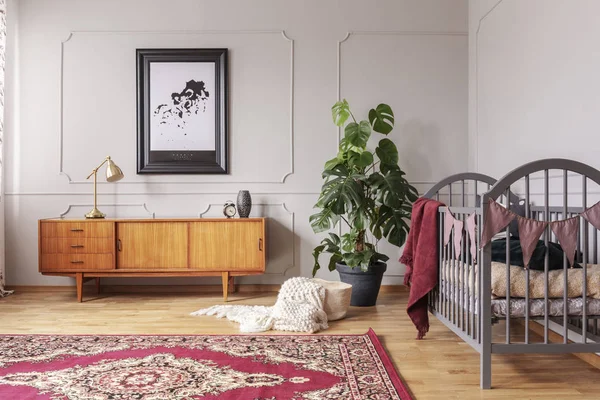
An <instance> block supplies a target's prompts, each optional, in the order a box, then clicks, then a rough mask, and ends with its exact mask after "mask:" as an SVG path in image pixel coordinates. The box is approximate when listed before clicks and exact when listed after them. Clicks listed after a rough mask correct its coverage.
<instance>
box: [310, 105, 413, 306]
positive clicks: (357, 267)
mask: <svg viewBox="0 0 600 400" xmlns="http://www.w3.org/2000/svg"><path fill="white" fill-rule="evenodd" d="M332 116H333V122H334V123H335V124H336V125H337V126H340V127H342V126H344V125H345V127H344V137H343V139H342V140H341V141H340V144H339V151H338V154H337V156H336V157H335V158H333V159H331V160H329V161H327V162H326V163H325V168H324V171H323V174H322V176H323V179H324V183H323V186H322V188H321V194H320V196H319V200H318V201H317V204H316V205H315V208H317V209H318V210H319V211H318V212H317V213H316V214H314V215H311V216H310V224H311V226H312V228H313V230H314V232H315V233H320V232H326V231H329V235H328V237H326V238H325V239H323V241H322V242H321V243H320V244H319V246H317V247H315V249H314V251H313V256H314V258H315V264H314V268H313V276H314V275H315V274H316V273H317V271H318V270H319V268H321V265H320V264H319V257H320V256H321V254H322V253H329V254H330V258H329V262H328V267H329V270H330V271H333V270H334V269H337V271H338V272H339V274H340V279H341V280H342V282H346V283H350V284H351V285H352V300H351V304H352V305H354V306H373V305H375V303H376V302H377V295H378V294H379V288H380V287H381V280H382V277H383V273H384V272H385V270H386V269H387V264H386V261H387V260H389V257H388V256H387V255H385V254H382V253H380V252H379V250H378V243H379V241H380V240H381V239H384V238H385V239H386V240H387V241H388V242H389V243H391V244H393V245H396V246H398V247H400V246H402V245H403V244H404V242H405V241H406V237H407V234H408V230H409V226H408V221H409V220H410V215H411V210H412V203H413V202H414V201H415V200H416V199H417V197H418V192H417V190H416V189H415V188H414V187H413V186H411V185H410V184H409V183H408V181H407V180H406V178H405V177H404V175H405V173H404V172H403V171H402V170H401V169H400V167H399V166H398V149H397V148H396V145H395V144H394V142H392V141H391V140H390V139H388V138H387V137H385V136H387V135H388V134H389V133H390V132H391V131H392V129H393V127H394V113H393V111H392V109H391V107H390V106H388V105H387V104H379V105H378V106H377V107H376V108H374V109H371V110H370V111H369V115H368V119H365V120H361V121H358V120H356V118H355V117H354V115H353V114H352V112H351V111H350V106H349V105H348V102H347V101H346V100H343V101H340V102H337V103H336V104H335V105H334V106H333V107H332ZM372 132H377V133H379V134H381V135H383V137H382V138H381V139H380V140H379V141H378V142H377V145H376V147H375V149H374V151H373V150H371V148H370V147H369V144H370V142H372V141H370V139H371V137H372V136H371V134H372ZM340 224H342V226H341V227H340Z"/></svg>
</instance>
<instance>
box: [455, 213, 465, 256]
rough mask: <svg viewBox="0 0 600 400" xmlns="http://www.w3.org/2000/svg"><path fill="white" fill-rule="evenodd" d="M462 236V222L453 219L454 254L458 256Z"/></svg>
mask: <svg viewBox="0 0 600 400" xmlns="http://www.w3.org/2000/svg"><path fill="white" fill-rule="evenodd" d="M462 236H463V222H462V221H459V220H457V219H455V220H454V256H455V257H456V258H459V257H460V253H461V249H460V243H461V242H462Z"/></svg>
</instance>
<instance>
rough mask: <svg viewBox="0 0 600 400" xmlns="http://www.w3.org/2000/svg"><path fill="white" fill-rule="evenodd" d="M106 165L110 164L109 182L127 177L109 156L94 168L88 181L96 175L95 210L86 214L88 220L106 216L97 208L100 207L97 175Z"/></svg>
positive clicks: (107, 174)
mask: <svg viewBox="0 0 600 400" xmlns="http://www.w3.org/2000/svg"><path fill="white" fill-rule="evenodd" d="M105 163H108V164H107V166H106V181H107V182H116V181H120V180H121V179H123V177H124V176H125V175H123V171H121V168H119V167H117V164H115V163H114V162H113V160H111V159H110V156H107V157H106V158H105V159H104V161H102V163H101V164H100V165H98V166H97V167H96V168H94V170H93V171H92V173H91V174H89V175H88V177H87V178H86V179H90V178H91V177H92V175H94V208H93V209H92V211H90V212H89V213H87V214H85V217H86V218H104V217H105V216H106V215H105V214H104V213H102V212H100V210H98V207H97V206H98V192H97V179H98V177H97V174H98V170H99V169H100V167H101V166H103V165H104V164H105Z"/></svg>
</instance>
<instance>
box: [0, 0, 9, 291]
mask: <svg viewBox="0 0 600 400" xmlns="http://www.w3.org/2000/svg"><path fill="white" fill-rule="evenodd" d="M5 64H6V0H0V297H4V296H7V295H9V294H11V293H12V291H9V290H4V271H5V268H4V267H5V260H4V180H3V179H2V178H3V176H4V166H3V163H4V149H3V147H4V146H3V141H4V65H5Z"/></svg>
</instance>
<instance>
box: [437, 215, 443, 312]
mask: <svg viewBox="0 0 600 400" xmlns="http://www.w3.org/2000/svg"><path fill="white" fill-rule="evenodd" d="M438 221H439V222H438V243H439V245H438V289H437V293H436V298H435V309H436V311H437V312H441V301H440V300H441V293H440V292H441V291H442V290H443V289H442V285H443V281H442V270H443V269H444V268H443V260H444V233H443V232H444V214H443V212H442V211H439V210H438Z"/></svg>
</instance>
